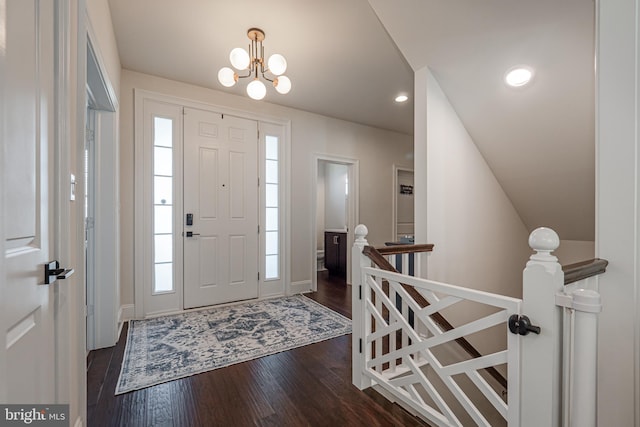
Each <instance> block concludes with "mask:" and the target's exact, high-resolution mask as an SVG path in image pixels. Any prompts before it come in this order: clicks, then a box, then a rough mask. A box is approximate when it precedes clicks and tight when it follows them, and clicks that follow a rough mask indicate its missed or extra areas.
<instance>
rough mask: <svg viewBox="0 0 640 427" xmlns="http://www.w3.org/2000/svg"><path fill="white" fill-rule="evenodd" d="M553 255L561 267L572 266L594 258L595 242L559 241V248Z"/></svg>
mask: <svg viewBox="0 0 640 427" xmlns="http://www.w3.org/2000/svg"><path fill="white" fill-rule="evenodd" d="M553 254H554V255H555V256H556V257H558V262H559V263H560V264H561V265H568V264H574V263H576V262H580V261H586V260H589V259H593V258H594V257H595V242H590V241H586V240H560V247H558V249H556V250H555V251H554V252H553Z"/></svg>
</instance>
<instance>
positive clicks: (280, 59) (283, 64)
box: [267, 53, 287, 76]
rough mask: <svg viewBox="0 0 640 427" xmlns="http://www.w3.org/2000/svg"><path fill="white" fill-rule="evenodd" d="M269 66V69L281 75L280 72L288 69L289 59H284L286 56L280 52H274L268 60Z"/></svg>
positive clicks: (282, 72)
mask: <svg viewBox="0 0 640 427" xmlns="http://www.w3.org/2000/svg"><path fill="white" fill-rule="evenodd" d="M267 65H268V67H269V71H271V73H273V74H275V75H276V76H279V75H280V74H284V72H285V71H287V60H286V59H284V56H282V55H280V54H279V53H274V54H273V55H271V56H270V57H269V61H268V62H267Z"/></svg>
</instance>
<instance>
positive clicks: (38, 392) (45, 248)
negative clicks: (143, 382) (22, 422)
mask: <svg viewBox="0 0 640 427" xmlns="http://www.w3.org/2000/svg"><path fill="white" fill-rule="evenodd" d="M5 5H6V15H5V16H6V17H8V18H7V19H6V40H4V41H5V42H6V51H5V54H6V58H5V59H6V61H5V69H4V71H5V75H4V78H3V81H2V84H3V86H4V96H3V98H4V99H3V100H2V102H4V111H5V113H4V117H3V119H4V131H5V133H4V135H3V139H4V145H5V149H4V158H3V162H2V163H3V164H2V173H3V174H4V176H3V177H2V179H3V183H4V190H3V192H4V194H2V196H3V197H4V200H3V203H2V206H3V217H2V218H3V221H4V224H3V226H4V238H5V243H4V249H5V254H4V257H5V259H4V264H5V271H4V272H2V274H4V277H3V279H4V280H3V281H2V282H3V283H4V289H1V290H0V293H2V294H3V297H2V298H3V300H4V301H3V304H2V306H3V312H2V313H0V316H2V317H0V318H1V319H2V322H1V323H0V325H1V326H2V333H3V337H4V338H5V339H3V340H2V342H1V345H2V346H4V347H5V349H6V354H5V356H6V367H4V366H2V367H0V369H3V370H5V371H6V381H2V382H0V387H1V388H2V389H3V390H1V392H0V396H2V395H4V396H6V402H7V403H22V404H37V403H43V404H44V403H55V398H56V394H55V392H56V380H55V378H56V365H55V362H56V360H55V354H56V347H55V339H56V338H55V328H54V326H55V320H56V318H57V317H56V313H55V312H54V311H55V303H54V292H55V287H56V286H57V284H58V283H53V284H45V273H44V265H45V264H46V263H47V262H48V261H51V258H53V257H54V255H55V254H53V251H52V248H53V247H54V245H53V244H54V243H55V239H56V233H55V226H54V224H55V223H54V214H53V213H54V209H55V206H56V203H55V194H54V193H55V191H54V185H53V184H54V183H55V179H54V176H55V175H54V174H55V170H54V169H55V168H54V154H55V153H54V149H55V136H56V132H55V129H56V123H55V121H54V108H55V99H54V75H55V74H54V53H55V46H54V40H55V37H54V34H55V32H54V31H55V25H54V16H55V13H54V12H55V11H54V7H55V3H54V2H52V1H38V0H9V1H7V2H6V3H5ZM0 23H1V22H0ZM54 278H55V276H52V279H54ZM2 282H0V283H2Z"/></svg>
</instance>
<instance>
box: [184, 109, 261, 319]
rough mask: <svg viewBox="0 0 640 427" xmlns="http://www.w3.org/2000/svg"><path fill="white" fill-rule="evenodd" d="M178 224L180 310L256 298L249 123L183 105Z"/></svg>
mask: <svg viewBox="0 0 640 427" xmlns="http://www.w3.org/2000/svg"><path fill="white" fill-rule="evenodd" d="M187 215H191V220H189V221H190V222H191V223H192V225H187V224H188V219H187ZM183 224H184V226H183V235H184V308H192V307H201V306H205V305H213V304H221V303H225V302H231V301H239V300H244V299H250V298H257V297H258V129H257V122H255V121H252V120H247V119H241V118H238V117H232V116H228V115H227V116H223V115H221V114H219V113H212V112H208V111H202V110H196V109H190V108H185V110H184V216H183Z"/></svg>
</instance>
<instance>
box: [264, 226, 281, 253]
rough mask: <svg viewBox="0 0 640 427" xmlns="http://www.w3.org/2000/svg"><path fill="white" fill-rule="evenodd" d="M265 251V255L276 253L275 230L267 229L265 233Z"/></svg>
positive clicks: (276, 236) (276, 234) (276, 238)
mask: <svg viewBox="0 0 640 427" xmlns="http://www.w3.org/2000/svg"><path fill="white" fill-rule="evenodd" d="M265 253H266V254H267V255H278V232H277V231H267V232H266V233H265Z"/></svg>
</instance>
